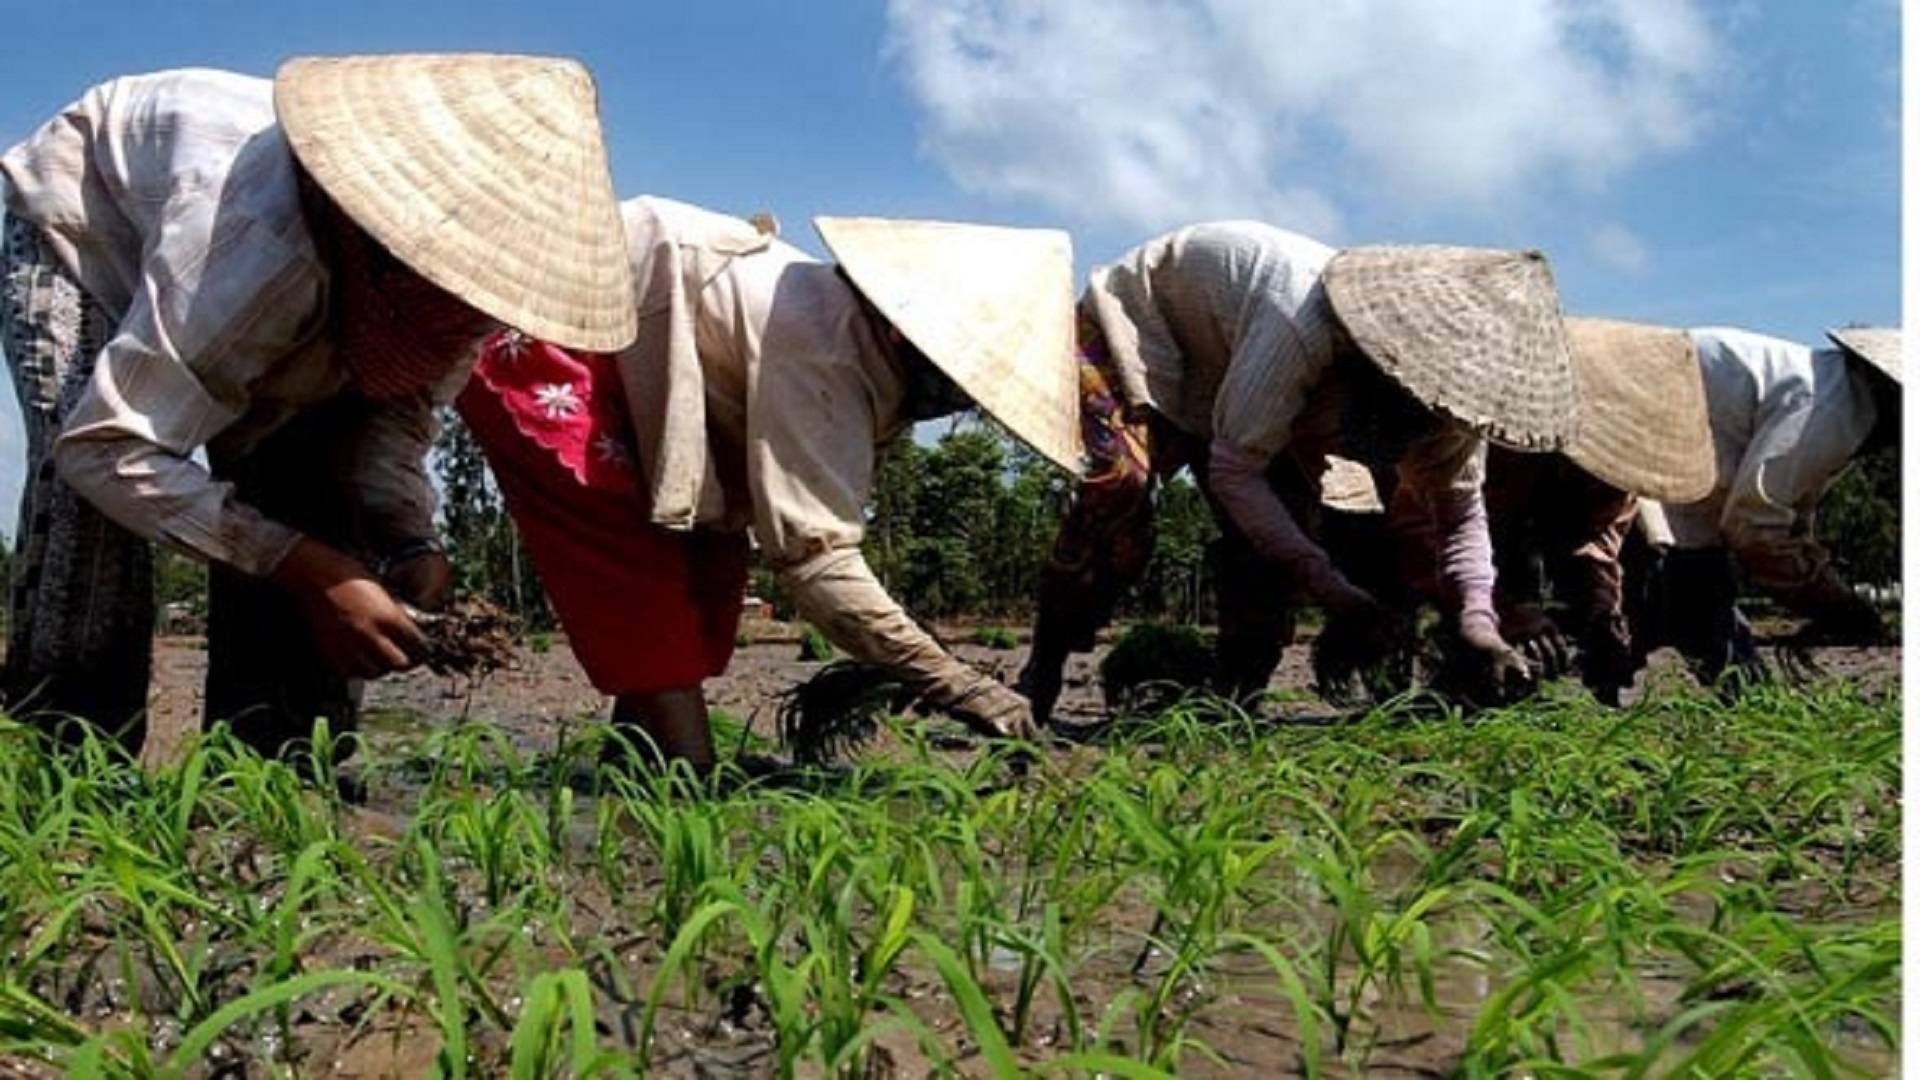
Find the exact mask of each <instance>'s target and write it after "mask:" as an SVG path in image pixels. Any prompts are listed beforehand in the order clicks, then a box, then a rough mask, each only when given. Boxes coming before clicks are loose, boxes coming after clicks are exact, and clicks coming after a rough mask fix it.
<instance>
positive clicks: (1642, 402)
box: [1566, 318, 1715, 504]
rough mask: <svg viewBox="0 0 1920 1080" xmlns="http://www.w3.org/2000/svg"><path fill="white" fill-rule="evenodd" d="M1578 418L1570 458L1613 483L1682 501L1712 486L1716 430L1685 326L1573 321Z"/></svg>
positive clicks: (1569, 325)
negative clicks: (1677, 327)
mask: <svg viewBox="0 0 1920 1080" xmlns="http://www.w3.org/2000/svg"><path fill="white" fill-rule="evenodd" d="M1566 325H1567V340H1568V343H1569V344H1570V346H1571V347H1572V356H1573V372H1574V378H1575V381H1576V383H1577V384H1578V387H1579V392H1580V422H1579V424H1578V425H1577V426H1576V427H1575V429H1574V432H1573V435H1572V437H1571V438H1570V439H1569V440H1568V441H1567V449H1566V453H1567V456H1568V457H1570V458H1572V459H1573V460H1574V462H1575V463H1576V464H1578V465H1579V466H1580V467H1581V468H1583V469H1585V470H1586V471H1587V472H1589V473H1592V474H1593V475H1594V476H1596V477H1598V478H1600V479H1601V480H1603V481H1605V482H1606V483H1608V484H1611V485H1612V486H1614V487H1616V488H1619V489H1621V490H1623V491H1629V492H1632V493H1634V494H1636V495H1644V496H1646V497H1648V498H1651V499H1658V500H1659V501H1661V502H1668V503H1674V504H1684V503H1690V502H1694V501H1697V500H1699V499H1702V498H1705V497H1706V495H1707V493H1709V492H1711V491H1712V490H1713V485H1714V478H1715V464H1714V451H1713V431H1712V429H1711V427H1710V426H1709V425H1708V421H1707V392H1706V385H1705V382H1704V381H1703V380H1702V378H1701V375H1700V360H1699V357H1698V355H1697V354H1696V353H1695V351H1694V347H1693V339H1692V338H1690V337H1688V336H1687V334H1686V332H1685V331H1683V330H1676V329H1672V328H1669V327H1663V326H1651V325H1647V324H1644V323H1633V322H1621V321H1617V320H1613V319H1590V318H1568V319H1567V320H1566Z"/></svg>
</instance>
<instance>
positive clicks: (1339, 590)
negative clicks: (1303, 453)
mask: <svg viewBox="0 0 1920 1080" xmlns="http://www.w3.org/2000/svg"><path fill="white" fill-rule="evenodd" d="M1208 454H1209V462H1208V465H1207V482H1208V485H1209V487H1210V488H1211V489H1212V491H1213V497H1214V498H1215V499H1218V500H1219V501H1220V505H1221V506H1223V507H1225V508H1226V511H1227V516H1228V517H1229V518H1231V519H1232V521H1233V524H1234V525H1235V526H1236V527H1237V528H1239V530H1240V531H1241V533H1242V534H1244V535H1245V536H1246V538H1247V540H1248V542H1249V543H1251V544H1252V545H1253V548H1254V550H1255V551H1258V552H1259V553H1260V554H1261V555H1262V556H1264V557H1265V558H1266V559H1268V560H1270V561H1271V562H1273V563H1274V565H1276V566H1278V567H1280V568H1281V570H1282V572H1283V573H1285V575H1286V578H1287V583H1288V585H1289V586H1291V587H1292V588H1294V589H1296V590H1298V591H1299V592H1301V593H1304V594H1306V595H1307V596H1310V597H1312V598H1313V599H1314V600H1315V601H1318V602H1320V603H1322V604H1325V603H1327V602H1328V601H1330V600H1333V601H1337V600H1339V599H1344V598H1347V597H1350V596H1352V595H1354V594H1356V593H1358V592H1359V590H1357V589H1355V588H1354V586H1353V585H1352V584H1351V583H1349V582H1348V581H1347V579H1346V578H1345V577H1343V576H1342V575H1341V574H1340V572H1339V571H1338V570H1336V569H1334V567H1333V562H1332V561H1331V560H1330V559H1328V558H1327V553H1326V552H1325V551H1322V550H1321V549H1320V547H1319V545H1317V544H1315V543H1314V542H1313V541H1312V540H1311V539H1309V538H1308V537H1307V534H1306V533H1305V532H1302V531H1301V529H1300V525H1299V523H1298V522H1296V521H1294V520H1293V515H1292V514H1290V513H1288V512H1287V508H1286V506H1285V505H1284V504H1283V503H1281V501H1280V497H1279V496H1278V495H1276V494H1274V491H1273V486H1272V485H1271V484H1269V483H1267V476H1266V472H1267V465H1268V464H1269V462H1270V461H1271V457H1270V456H1268V455H1262V454H1259V453H1257V452H1255V451H1252V450H1246V449H1243V448H1241V447H1239V446H1237V445H1235V444H1234V443H1231V442H1227V441H1225V440H1222V439H1215V440H1214V441H1213V445H1212V448H1211V449H1210V450H1209V451H1208ZM1483 524H1484V521H1483Z"/></svg>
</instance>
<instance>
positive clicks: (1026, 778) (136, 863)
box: [0, 669, 1901, 1077]
mask: <svg viewBox="0 0 1920 1080" xmlns="http://www.w3.org/2000/svg"><path fill="white" fill-rule="evenodd" d="M830 670H831V669H830ZM894 709H895V705H894V704H893V702H892V701H889V700H882V701H878V702H876V703H874V704H873V705H872V707H871V709H870V711H869V714H868V715H869V717H870V719H871V723H872V725H873V727H874V733H875V736H876V737H875V738H874V739H873V740H872V741H871V742H870V743H869V744H868V751H867V753H868V758H867V760H865V761H863V762H861V763H859V764H857V765H855V766H853V767H851V768H849V769H846V770H844V771H842V772H838V773H824V772H823V773H818V774H815V775H814V776H813V777H812V778H811V779H810V780H809V784H810V785H811V786H810V787H808V788H807V789H806V790H804V791H794V790H780V789H774V788H771V787H768V786H764V785H761V784H757V783H754V782H751V781H744V780H741V779H740V778H738V777H734V778H732V779H727V778H719V779H713V778H706V777H700V776H696V775H694V774H693V773H692V772H691V771H689V770H685V769H677V768H676V769H667V770H646V769H633V768H620V767H613V766H595V767H594V769H595V771H594V775H593V776H592V777H590V782H588V783H586V784H584V785H582V784H578V783H576V782H575V780H574V778H575V773H576V772H577V770H578V769H580V768H585V767H588V765H587V763H588V762H593V761H597V760H598V755H597V753H595V752H594V747H596V746H597V745H598V743H599V742H600V741H601V740H604V739H607V738H609V737H611V736H609V734H608V733H606V732H605V731H604V730H602V729H598V728H593V729H589V730H586V731H583V732H580V733H578V734H577V735H576V734H574V733H572V732H567V733H563V734H562V735H561V736H560V739H559V745H558V747H557V748H556V749H555V750H554V751H553V752H552V753H542V754H539V755H531V754H529V753H528V752H527V751H525V750H523V749H522V748H520V747H517V746H516V745H515V744H513V743H512V742H511V741H510V740H508V739H506V738H504V737H502V736H501V735H500V734H499V733H498V732H495V731H493V730H491V729H488V728H486V727H483V726H476V725H468V726H462V727H454V728H446V729H440V730H435V731H432V732H430V733H428V734H426V735H425V736H424V737H423V738H421V739H419V740H418V741H417V742H414V743H410V744H408V745H406V746H405V747H404V748H402V749H400V750H399V751H397V753H398V754H399V755H400V756H399V757H390V756H383V753H384V752H383V751H382V750H381V749H380V747H379V746H378V745H375V746H367V747H362V748H361V749H360V752H359V754H358V755H357V756H356V758H355V765H354V768H356V769H358V770H360V773H361V775H362V776H368V775H374V776H379V777H381V778H382V783H381V785H380V789H381V790H383V791H385V790H393V791H397V792H398V795H397V796H396V797H395V801H393V802H390V803H388V804H387V805H388V806H391V807H392V808H393V809H392V811H391V812H386V811H383V812H382V813H381V814H376V815H373V816H368V815H367V814H365V813H364V812H363V811H359V810H356V809H354V808H352V807H349V806H347V805H345V804H344V803H342V802H341V800H340V799H339V798H338V797H337V796H336V794H335V791H336V788H335V783H334V770H335V768H336V766H335V762H336V760H337V759H338V756H339V755H338V750H337V748H336V747H335V746H334V745H333V740H332V738H331V736H330V734H329V732H328V731H327V730H326V729H325V728H324V727H323V728H320V729H318V730H316V732H315V733H314V738H313V740H312V742H311V745H310V747H308V748H307V749H306V751H305V752H304V755H305V756H304V757H301V758H298V759H295V760H293V761H291V762H282V761H262V760H261V759H259V758H258V757H257V756H255V755H253V753H252V752H251V751H249V750H248V749H247V748H246V747H245V746H243V745H241V744H240V743H238V742H237V741H236V740H234V739H233V738H232V737H231V736H230V735H229V734H228V733H227V732H225V731H224V730H221V729H216V730H214V731H213V732H210V733H208V734H207V735H206V736H204V737H202V738H199V739H197V740H195V741H193V743H192V744H191V745H190V746H189V747H188V748H187V749H186V751H185V753H184V754H183V756H182V758H181V759H180V760H179V761H178V762H177V763H174V764H170V765H167V766H162V767H155V768H151V769H142V768H141V767H139V766H138V765H136V764H135V763H134V762H132V761H130V760H128V758H127V757H126V755H125V754H124V753H123V752H122V751H120V750H119V748H118V746H117V744H114V743H112V742H110V741H108V740H102V739H97V738H95V739H82V740H81V741H80V742H79V743H78V744H77V745H73V746H59V745H56V744H54V743H53V742H52V741H51V740H49V739H47V738H46V737H44V736H42V735H41V734H39V733H38V732H36V731H33V730H30V729H27V728H24V727H20V726H18V725H13V724H10V723H7V722H5V721H0V939H4V940H3V941H0V945H3V946H4V947H0V1069H4V1068H6V1067H8V1066H9V1065H13V1064H20V1065H22V1066H23V1067H27V1068H29V1069H36V1068H37V1069H40V1070H42V1071H47V1070H64V1071H67V1072H71V1073H73V1074H75V1075H98V1076H135V1077H149V1076H173V1075H180V1074H181V1073H182V1072H183V1071H187V1070H188V1069H189V1067H190V1066H191V1068H192V1069H193V1070H197V1071H206V1070H207V1069H215V1070H217V1069H218V1068H221V1067H227V1066H221V1065H220V1064H219V1063H221V1062H226V1063H230V1064H232V1063H238V1062H240V1061H242V1060H246V1061H253V1060H258V1061H260V1062H262V1063H263V1071H269V1072H280V1073H300V1074H305V1073H309V1072H319V1071H325V1070H326V1069H327V1068H328V1067H329V1066H330V1065H331V1062H330V1061H329V1060H328V1058H329V1056H337V1055H339V1054H342V1053H344V1052H346V1050H347V1049H348V1048H351V1049H353V1050H354V1052H357V1053H371V1052H373V1049H372V1048H379V1052H380V1053H390V1054H391V1055H392V1067H393V1068H396V1069H401V1068H403V1066H402V1064H401V1063H402V1062H404V1063H405V1066H404V1068H410V1069H416V1070H426V1069H428V1068H435V1069H437V1070H438V1071H439V1072H440V1074H442V1075H447V1076H461V1075H467V1076H481V1075H510V1076H516V1077H547V1076H563V1075H565V1076H591V1075H598V1076H627V1075H640V1074H642V1073H644V1072H647V1071H649V1070H652V1069H668V1070H674V1069H684V1068H706V1067H708V1066H709V1065H711V1067H712V1068H714V1069H715V1070H723V1069H730V1070H734V1071H748V1072H756V1073H773V1074H776V1075H781V1076H792V1075H797V1074H799V1073H801V1072H806V1073H808V1074H809V1075H812V1074H833V1075H849V1076H853V1075H874V1074H878V1073H882V1072H885V1071H886V1070H888V1069H890V1068H891V1069H896V1070H898V1069H902V1068H906V1069H909V1070H919V1069H921V1068H922V1067H924V1069H925V1070H927V1071H932V1072H944V1073H968V1074H994V1075H1013V1074H1016V1073H1022V1074H1024V1073H1035V1074H1070V1075H1091V1074H1100V1075H1115V1076H1163V1075H1170V1074H1172V1073H1175V1072H1189V1071H1194V1070H1208V1069H1211V1070H1219V1071H1263V1072H1266V1073H1271V1074H1278V1075H1286V1074H1294V1073H1297V1074H1302V1075H1309V1076H1313V1075H1323V1074H1327V1073H1329V1072H1332V1071H1334V1070H1336V1069H1337V1068H1344V1069H1346V1070H1349V1071H1352V1072H1354V1073H1363V1072H1366V1071H1369V1070H1372V1069H1377V1068H1386V1067H1393V1068H1401V1069H1423V1070H1427V1071H1430V1072H1435V1073H1441V1074H1449V1075H1463V1076H1494V1075H1513V1074H1516V1073H1522V1072H1524V1073H1530V1074H1534V1075H1543V1076H1545V1075H1557V1076H1579V1075H1605V1076H1653V1075H1673V1074H1684V1075H1696V1076H1745V1075H1754V1074H1790V1075H1810V1076H1828V1075H1831V1076H1842V1075H1872V1074H1875V1073H1878V1072H1884V1071H1886V1070H1887V1069H1889V1068H1890V1067H1891V1065H1892V1063H1893V1062H1894V1061H1895V1060H1897V1055H1898V1053H1899V1050H1900V1043H1901V1032H1900V1031H1899V1028H1898V1022H1897V1009H1898V1004H1899V984H1898V978H1899V967H1898V959H1899V951H1900V940H1899V933H1900V931H1899V924H1898V922H1897V919H1898V910H1899V902H1900V893H1899V885H1898V861H1899V856H1900V852H1899V842H1898V825H1899V806H1900V801H1899V797H1898V794H1899V780H1900V772H1899V752H1898V711H1897V707H1896V705H1895V704H1894V703H1893V702H1891V701H1890V700H1887V699H1878V698H1863V697H1862V696H1861V695H1859V694H1857V693H1854V692H1852V691H1851V689H1850V688H1846V687H1840V686H1827V685H1822V686H1811V687H1801V688H1792V687H1762V688H1755V689H1753V690H1750V691H1748V692H1747V693H1745V694H1743V695H1741V696H1738V697H1735V698H1732V699H1731V700H1727V701H1722V700H1720V699H1719V698H1717V697H1714V696H1709V695H1703V694H1699V693H1695V692H1688V691H1662V692H1659V693H1656V694H1654V695H1652V696H1651V697H1650V698H1649V699H1648V700H1646V701H1644V702H1642V703H1641V704H1639V705H1636V706H1634V707H1632V708H1630V709H1626V710H1621V711H1611V710H1602V709H1599V708H1596V707H1595V706H1594V705H1593V703H1592V702H1591V701H1590V700H1589V699H1586V698H1585V696H1584V695H1582V694H1577V693H1571V694H1565V695H1555V696H1548V697H1546V698H1544V699H1541V700H1538V701H1535V702H1532V703H1529V704H1527V705H1525V706H1520V707H1514V708H1508V709H1493V710H1488V711H1484V712H1481V713H1478V714H1477V715H1475V716H1474V717H1473V718H1472V720H1471V721H1468V720H1465V719H1463V718H1461V717H1459V716H1457V715H1453V714H1449V713H1447V712H1444V711H1442V710H1437V709H1433V708H1431V707H1428V706H1426V705H1425V704H1423V703H1420V702H1417V701H1411V700H1408V701H1400V702H1390V703H1388V704H1386V705H1384V706H1381V707H1378V708H1375V709H1373V710H1371V711H1369V712H1366V713H1364V714H1359V715H1355V716H1352V717H1349V718H1346V719H1344V720H1342V721H1341V722H1339V723H1334V724H1272V723H1262V722H1259V721H1257V720H1255V719H1254V718H1252V717H1250V716H1249V715H1248V714H1247V713H1246V712H1244V711H1242V710H1240V709H1238V708H1236V707H1235V706H1233V705H1232V704H1230V703H1225V702H1219V701H1215V700H1212V699H1208V698H1205V697H1187V698H1182V699H1180V700H1179V701H1178V702H1176V703H1174V704H1172V705H1169V706H1166V707H1164V708H1162V709H1161V710H1160V711H1159V712H1157V713H1150V714H1143V715H1140V716H1138V717H1137V718H1136V719H1135V720H1134V722H1132V723H1130V724H1129V725H1127V726H1126V727H1124V728H1123V729H1120V730H1117V731H1116V732H1115V733H1114V735H1113V738H1112V739H1111V740H1110V741H1109V742H1108V743H1107V744H1106V745H1105V746H1103V748H1102V749H1100V750H1099V751H1097V752H1096V751H1094V750H1092V749H1090V748H1086V747H1079V748H1069V749H1060V750H1057V751H1054V752H1048V753H1043V754H1041V755H1039V756H1038V757H1037V758H1034V759H1033V760H1031V761H1030V762H1029V763H1028V765H1027V767H1026V768H1024V770H1016V769H1014V768H1013V767H1012V765H1011V762H1012V760H1013V758H1012V754H1011V752H1009V751H1001V750H983V751H980V752H976V753H972V754H970V755H964V756H956V752H955V751H953V750H952V749H951V748H949V747H947V746H946V745H945V744H944V743H941V742H939V741H938V740H935V739H932V738H930V737H928V735H927V734H926V732H925V731H924V730H923V729H922V728H921V727H920V726H918V725H900V724H897V723H896V722H895V720H894V719H893V717H892V716H891V715H890V714H891V713H892V712H893V711H894ZM727 730H728V736H727V741H728V743H729V745H732V746H744V745H760V744H757V743H752V742H751V740H754V739H757V738H758V736H754V735H752V734H751V733H750V732H748V731H747V730H746V728H745V727H744V726H742V727H739V728H738V729H735V728H728V729H727ZM882 736H884V737H882ZM633 750H634V752H635V753H636V754H638V753H640V752H642V750H643V748H639V747H635V748H633ZM617 764H618V763H617V762H616V763H615V765H617ZM382 822H384V824H382ZM408 1054H412V1055H414V1056H413V1057H407V1056H406V1055H408ZM903 1056H905V1057H903ZM907 1057H910V1058H912V1059H913V1060H912V1061H910V1062H909V1061H907V1060H905V1058H907ZM919 1059H924V1062H922V1061H921V1060H919ZM202 1062H204V1063H206V1064H205V1065H204V1066H203V1065H201V1064H199V1063H202ZM702 1063H706V1064H702Z"/></svg>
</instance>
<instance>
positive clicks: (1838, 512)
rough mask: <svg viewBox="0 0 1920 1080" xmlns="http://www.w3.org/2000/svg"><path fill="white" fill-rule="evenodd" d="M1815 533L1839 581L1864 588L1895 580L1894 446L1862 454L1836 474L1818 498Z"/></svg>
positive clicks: (1897, 494)
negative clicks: (1849, 466)
mask: <svg viewBox="0 0 1920 1080" xmlns="http://www.w3.org/2000/svg"><path fill="white" fill-rule="evenodd" d="M1814 534H1815V535H1816V536H1817V537H1818V538H1819V540H1820V542H1821V543H1822V544H1824V545H1825V546H1826V548H1827V550H1828V551H1829V552H1831V553H1832V554H1833V562H1834V568H1835V569H1836V570H1838V571H1839V573H1840V576H1841V577H1842V578H1843V579H1845V580H1847V581H1851V582H1857V583H1860V584H1866V585H1891V584H1893V583H1895V582H1897V581H1899V580H1900V447H1899V446H1897V445H1895V446H1888V447H1885V448H1883V449H1880V450H1877V451H1875V452H1873V453H1871V454H1867V455H1865V456H1863V457H1861V458H1860V459H1859V460H1858V461H1856V462H1854V464H1853V466H1852V467H1851V468H1849V469H1847V470H1846V471H1845V472H1843V473H1841V474H1840V477H1839V479H1838V480H1836V481H1834V484H1833V487H1831V488H1829V489H1828V491H1827V493H1826V496H1825V497H1824V498H1823V499H1822V500H1821V503H1820V512H1819V515H1818V516H1817V517H1816V518H1815V519H1814Z"/></svg>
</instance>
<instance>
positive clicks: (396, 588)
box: [381, 550, 453, 611]
mask: <svg viewBox="0 0 1920 1080" xmlns="http://www.w3.org/2000/svg"><path fill="white" fill-rule="evenodd" d="M381 577H382V578H383V579H384V580H385V581H386V585H387V588H389V589H391V590H393V595H394V596H395V597H397V598H399V599H400V600H403V601H405V602H406V603H409V604H412V605H413V606H414V607H417V608H419V609H420V610H422V611H439V610H440V609H441V608H444V607H446V606H447V601H448V600H450V599H452V598H453V563H451V562H449V561H448V560H447V556H446V554H445V553H443V552H440V551H431V550H429V551H422V552H421V553H420V554H418V555H415V556H413V557H412V558H409V559H403V560H401V561H400V562H397V563H393V564H392V565H390V566H388V567H387V572H386V573H385V574H382V575H381Z"/></svg>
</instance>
